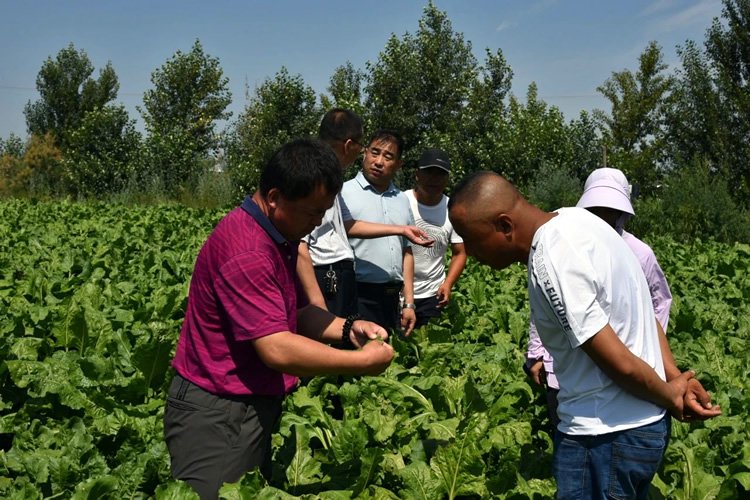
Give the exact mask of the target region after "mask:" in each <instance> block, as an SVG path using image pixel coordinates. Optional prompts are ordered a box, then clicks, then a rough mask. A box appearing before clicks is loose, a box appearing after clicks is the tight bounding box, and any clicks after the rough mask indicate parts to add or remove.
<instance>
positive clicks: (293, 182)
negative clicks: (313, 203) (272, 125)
mask: <svg viewBox="0 0 750 500" xmlns="http://www.w3.org/2000/svg"><path fill="white" fill-rule="evenodd" d="M343 183H344V177H343V172H342V171H341V165H340V164H339V160H338V158H336V153H334V152H333V149H332V148H331V146H329V145H328V144H326V143H325V142H323V141H321V140H318V139H314V138H304V139H295V140H293V141H290V142H287V143H286V144H284V145H283V146H281V147H280V148H279V149H277V150H276V151H275V152H274V153H273V156H271V159H270V160H269V161H268V163H266V165H265V167H263V171H262V172H261V174H260V187H259V190H260V194H261V195H262V196H264V197H265V196H266V195H268V192H269V191H270V190H271V189H273V188H276V189H278V190H279V192H280V193H281V195H282V196H284V198H286V199H288V200H292V201H293V200H298V199H300V198H305V197H306V196H309V195H310V193H312V192H313V190H314V189H315V188H316V187H318V186H323V187H324V188H325V190H326V192H327V193H329V194H331V193H338V192H339V191H341V186H342V185H343Z"/></svg>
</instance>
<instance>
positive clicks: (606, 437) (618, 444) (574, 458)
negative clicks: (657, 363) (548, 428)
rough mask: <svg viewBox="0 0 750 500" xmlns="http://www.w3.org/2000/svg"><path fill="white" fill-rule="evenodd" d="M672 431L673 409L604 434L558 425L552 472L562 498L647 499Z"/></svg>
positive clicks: (558, 495)
mask: <svg viewBox="0 0 750 500" xmlns="http://www.w3.org/2000/svg"><path fill="white" fill-rule="evenodd" d="M669 433H670V419H669V414H666V415H665V416H664V417H663V418H662V419H661V420H659V421H657V422H654V423H652V424H648V425H644V426H642V427H637V428H635V429H629V430H626V431H619V432H612V433H609V434H603V435H601V436H571V435H569V434H563V433H562V432H560V431H556V432H555V453H554V457H553V463H552V474H553V475H554V477H555V480H556V481H557V498H558V499H574V498H575V499H582V498H591V499H594V498H596V499H599V498H616V499H621V498H638V499H645V498H646V497H647V496H648V490H649V486H650V484H651V479H653V477H654V474H656V471H657V470H658V469H659V466H660V465H661V460H662V458H663V456H664V451H665V450H666V449H667V443H668V442H669Z"/></svg>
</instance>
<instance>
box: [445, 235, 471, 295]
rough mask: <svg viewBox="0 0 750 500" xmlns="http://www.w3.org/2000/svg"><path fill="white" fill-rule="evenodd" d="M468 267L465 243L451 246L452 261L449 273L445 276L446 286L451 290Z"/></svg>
mask: <svg viewBox="0 0 750 500" xmlns="http://www.w3.org/2000/svg"><path fill="white" fill-rule="evenodd" d="M465 267H466V247H465V246H464V244H463V243H453V244H452V245H451V261H450V264H449V265H448V271H447V272H446V274H445V284H446V285H447V286H448V287H449V288H453V285H455V284H456V281H458V277H459V276H461V273H462V272H463V271H464V268H465Z"/></svg>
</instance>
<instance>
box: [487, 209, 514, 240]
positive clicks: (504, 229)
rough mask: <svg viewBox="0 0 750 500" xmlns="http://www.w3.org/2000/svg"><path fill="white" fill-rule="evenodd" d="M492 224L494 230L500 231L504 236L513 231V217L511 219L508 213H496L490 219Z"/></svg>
mask: <svg viewBox="0 0 750 500" xmlns="http://www.w3.org/2000/svg"><path fill="white" fill-rule="evenodd" d="M492 225H493V226H494V228H495V231H497V232H498V233H502V234H504V235H505V236H510V235H511V234H512V233H513V227H514V224H513V219H511V217H510V215H508V214H505V213H500V214H497V215H496V216H495V218H494V219H493V221H492Z"/></svg>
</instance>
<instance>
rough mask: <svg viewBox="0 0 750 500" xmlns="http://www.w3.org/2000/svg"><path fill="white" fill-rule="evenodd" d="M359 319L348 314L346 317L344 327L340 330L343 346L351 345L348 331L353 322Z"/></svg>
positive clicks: (356, 315) (357, 316)
mask: <svg viewBox="0 0 750 500" xmlns="http://www.w3.org/2000/svg"><path fill="white" fill-rule="evenodd" d="M358 319H360V315H359V314H350V315H349V316H347V317H346V321H344V327H343V328H342V329H341V343H343V344H344V345H349V346H351V345H353V344H352V339H351V338H350V337H349V331H350V330H351V329H352V325H353V324H354V322H355V321H357V320H358Z"/></svg>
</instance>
